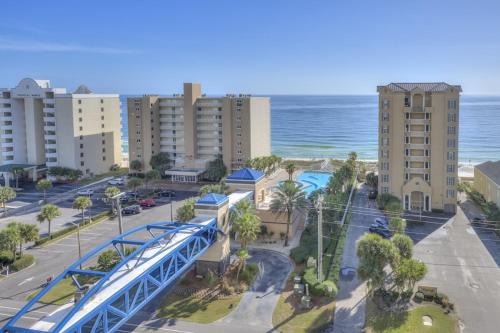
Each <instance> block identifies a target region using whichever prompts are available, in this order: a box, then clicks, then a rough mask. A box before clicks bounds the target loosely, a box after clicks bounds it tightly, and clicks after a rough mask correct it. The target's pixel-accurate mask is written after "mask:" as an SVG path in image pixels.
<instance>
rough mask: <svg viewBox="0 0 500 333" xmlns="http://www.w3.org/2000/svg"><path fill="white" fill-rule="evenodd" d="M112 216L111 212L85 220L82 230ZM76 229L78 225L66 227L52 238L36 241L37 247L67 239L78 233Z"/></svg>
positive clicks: (81, 224)
mask: <svg viewBox="0 0 500 333" xmlns="http://www.w3.org/2000/svg"><path fill="white" fill-rule="evenodd" d="M111 216H112V215H111V213H110V212H109V211H105V212H102V213H99V214H96V215H94V216H92V218H91V219H85V220H84V221H83V222H81V223H80V230H81V229H83V228H87V227H89V226H91V225H94V224H96V223H99V222H102V221H104V220H107V219H108V218H110V217H111ZM76 229H77V226H76V225H72V226H69V227H66V228H64V229H61V230H59V231H56V232H53V233H52V234H51V235H50V237H43V238H40V239H38V240H36V241H35V246H40V245H44V244H46V243H49V242H54V241H56V240H59V239H61V238H63V237H65V236H66V235H68V234H71V233H73V232H76Z"/></svg>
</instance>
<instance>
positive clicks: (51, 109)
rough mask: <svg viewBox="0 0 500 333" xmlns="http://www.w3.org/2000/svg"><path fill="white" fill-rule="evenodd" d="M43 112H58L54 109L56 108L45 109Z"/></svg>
mask: <svg viewBox="0 0 500 333" xmlns="http://www.w3.org/2000/svg"><path fill="white" fill-rule="evenodd" d="M43 112H46V113H54V112H56V109H54V108H43Z"/></svg>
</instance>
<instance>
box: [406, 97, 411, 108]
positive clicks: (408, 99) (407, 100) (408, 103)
mask: <svg viewBox="0 0 500 333" xmlns="http://www.w3.org/2000/svg"><path fill="white" fill-rule="evenodd" d="M410 100H411V96H410V94H406V95H405V106H406V107H409V106H410V105H411V104H410Z"/></svg>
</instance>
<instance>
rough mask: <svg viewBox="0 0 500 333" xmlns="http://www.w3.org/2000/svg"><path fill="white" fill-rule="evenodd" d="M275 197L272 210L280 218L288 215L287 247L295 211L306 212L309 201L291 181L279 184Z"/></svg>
mask: <svg viewBox="0 0 500 333" xmlns="http://www.w3.org/2000/svg"><path fill="white" fill-rule="evenodd" d="M274 195H275V197H274V198H273V199H272V200H271V205H270V208H271V211H272V212H273V213H275V214H277V215H278V216H279V215H282V214H286V221H287V223H286V234H285V246H288V233H289V232H290V223H291V220H292V215H293V212H294V211H295V210H297V211H304V210H305V209H306V207H307V199H306V196H305V193H304V192H303V191H302V190H301V189H300V188H299V187H298V186H297V185H296V184H295V183H294V182H291V181H286V182H283V183H281V184H279V185H278V187H277V190H276V192H275V194H274Z"/></svg>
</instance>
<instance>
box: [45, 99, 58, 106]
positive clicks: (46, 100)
mask: <svg viewBox="0 0 500 333" xmlns="http://www.w3.org/2000/svg"><path fill="white" fill-rule="evenodd" d="M43 103H44V104H52V105H54V104H55V100H54V99H53V98H44V99H43Z"/></svg>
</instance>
